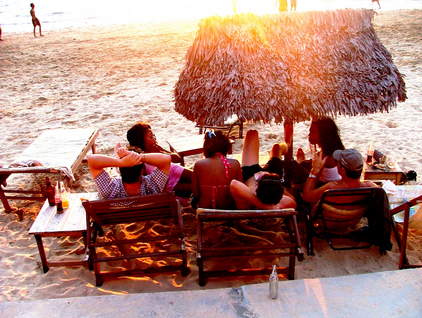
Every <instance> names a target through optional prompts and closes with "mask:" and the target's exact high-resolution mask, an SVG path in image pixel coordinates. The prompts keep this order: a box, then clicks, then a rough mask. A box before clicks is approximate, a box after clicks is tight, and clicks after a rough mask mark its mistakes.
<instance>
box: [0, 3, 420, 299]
mask: <svg viewBox="0 0 422 318" xmlns="http://www.w3.org/2000/svg"><path fill="white" fill-rule="evenodd" d="M198 22H199V21H198V20H193V21H184V22H180V21H178V22H161V23H149V24H131V25H113V26H101V27H100V26H96V27H89V28H73V29H64V30H61V31H54V32H43V33H45V36H44V37H36V38H34V37H33V34H32V32H30V31H31V30H29V31H28V32H26V33H15V34H4V33H3V36H2V38H3V40H4V41H2V42H0V60H1V61H2V62H1V65H0V118H1V125H0V142H1V145H2V146H1V149H0V164H1V165H5V166H7V165H8V164H10V163H12V162H13V160H14V158H16V157H17V156H18V155H19V154H20V153H21V152H22V151H23V150H24V149H25V148H26V147H28V146H29V145H30V144H31V143H32V142H33V141H34V140H35V139H36V138H37V137H38V136H39V135H40V133H41V132H42V131H44V130H46V129H53V128H87V127H91V128H96V129H99V130H100V136H99V137H98V139H97V143H96V149H97V152H98V153H104V154H112V153H113V148H114V146H115V144H116V143H117V142H121V143H125V140H126V138H125V136H126V131H127V129H128V128H130V127H131V126H132V125H133V124H134V123H135V122H136V121H139V120H148V121H150V123H151V126H152V129H153V131H154V133H155V134H156V136H157V139H158V143H159V144H160V145H162V146H165V147H167V143H166V140H168V139H169V138H177V137H184V136H189V135H193V134H198V128H196V127H195V123H192V122H190V121H188V120H186V119H185V118H184V117H183V116H181V115H179V114H178V113H176V112H175V111H174V101H173V88H174V85H175V83H176V82H177V80H178V76H179V74H180V72H181V70H182V68H183V66H184V61H185V60H184V58H185V54H186V51H187V50H188V48H189V47H190V45H191V44H192V42H193V40H194V38H195V34H196V31H197V30H198V26H197V25H198ZM374 26H375V29H376V32H377V35H378V37H379V38H380V39H381V41H382V43H383V44H384V45H385V46H386V48H387V49H388V50H389V51H390V53H391V54H392V56H393V59H394V62H395V64H396V65H397V66H398V69H399V71H400V72H401V73H402V74H404V75H405V82H406V88H407V96H408V99H407V101H406V102H404V103H399V104H398V105H397V107H396V108H395V109H393V110H391V111H390V112H389V113H380V114H374V115H370V116H358V117H353V118H345V117H339V118H337V119H336V122H337V124H338V126H339V128H340V131H341V137H342V140H343V142H344V144H345V146H346V147H347V148H352V147H353V148H356V149H358V150H359V151H360V152H361V153H362V154H364V153H366V150H367V148H368V145H369V143H370V142H371V141H374V146H375V148H376V149H379V150H381V151H382V152H384V153H386V154H393V155H394V156H396V158H397V161H398V164H399V165H400V167H401V168H402V170H403V171H408V170H415V171H416V172H417V174H418V180H419V178H420V177H422V158H421V152H422V144H421V142H420V136H421V133H422V126H421V123H422V67H421V66H422V10H396V11H380V12H379V13H378V14H377V15H376V16H375V19H374ZM309 124H310V123H309V122H304V123H299V124H297V125H296V126H295V134H294V149H295V150H294V153H295V152H296V149H297V148H298V147H302V148H303V149H304V150H305V151H307V149H308V148H309V144H308V139H307V135H308V130H309ZM249 129H257V130H259V132H260V138H261V139H260V142H261V152H262V156H263V157H265V156H268V151H269V150H270V148H271V145H272V144H273V143H274V142H281V141H283V126H282V125H275V124H273V125H264V124H260V123H247V124H246V125H245V126H244V130H245V131H247V130H249ZM232 134H233V136H236V135H237V131H234V132H233V133H232ZM241 149H242V140H239V139H237V140H236V143H235V144H234V149H233V153H234V155H239V154H240V153H241ZM308 156H309V154H308ZM200 158H201V156H200V155H197V156H190V157H187V158H186V165H187V166H188V167H192V166H193V164H194V162H195V160H198V159H200ZM75 177H76V181H75V182H73V183H72V188H71V191H72V192H92V191H96V189H95V185H94V183H93V181H92V178H91V176H90V174H89V171H88V169H87V166H86V165H82V166H81V167H80V168H79V170H78V172H77V173H76V176H75ZM8 183H9V184H10V185H11V186H14V187H16V186H19V187H24V188H28V187H30V186H32V183H33V179H32V178H31V177H30V176H26V177H22V176H19V177H11V178H9V179H8ZM418 183H419V182H418ZM11 203H12V209H13V211H12V212H11V213H10V214H6V213H5V211H4V208H3V206H2V205H1V207H0V227H1V229H0V230H1V232H2V234H1V235H0V252H1V256H0V273H1V275H0V286H1V289H2V292H1V293H0V301H8V300H32V299H46V298H59V297H76V296H90V295H106V294H127V293H143V292H148V293H150V292H157V291H178V290H195V289H200V288H201V287H199V285H198V269H197V266H196V259H195V250H196V227H195V226H196V224H195V222H196V219H195V215H194V213H195V211H194V210H193V209H192V208H189V207H187V208H185V209H184V211H183V212H184V216H183V218H184V223H185V226H186V231H187V234H188V249H189V266H190V269H191V273H190V274H189V275H188V276H187V277H182V276H181V274H180V273H170V274H156V275H152V276H150V277H141V278H139V277H138V278H133V277H132V278H123V279H118V280H112V281H106V282H105V283H104V285H103V286H102V287H96V286H95V279H94V273H93V272H91V271H89V270H88V269H87V268H84V267H55V268H51V269H50V270H49V272H48V273H46V274H43V273H42V267H41V266H40V264H41V262H40V257H39V253H38V249H37V245H36V242H35V239H34V237H33V236H30V235H29V234H28V230H29V229H30V227H31V225H32V223H33V222H34V220H35V218H36V216H37V213H38V211H39V210H40V208H41V203H34V202H33V201H31V202H29V201H11ZM417 227H418V224H416V225H415V226H414V228H412V229H411V230H410V232H411V234H410V237H409V240H408V242H409V246H408V258H409V260H410V262H411V263H422V244H421V243H422V239H421V237H422V236H421V234H422V230H421V229H418V228H417ZM419 227H420V228H422V226H421V224H419ZM300 228H301V235H302V244H304V241H305V236H304V235H305V233H304V226H303V224H301V225H300ZM392 242H393V249H392V251H390V252H387V255H384V256H381V255H380V254H379V251H378V248H377V247H372V248H370V249H366V250H354V251H342V252H336V251H333V250H331V249H330V248H329V246H328V244H327V243H326V242H325V241H322V240H317V241H316V246H315V248H314V250H315V255H314V256H306V255H305V260H304V261H303V262H298V263H297V265H296V276H295V279H304V278H314V277H333V276H342V275H351V274H362V273H372V272H380V271H389V270H395V269H398V261H399V251H398V248H397V244H396V242H395V238H394V236H392ZM45 247H46V249H47V254H48V255H52V256H54V255H79V256H81V254H82V253H83V242H82V239H79V240H74V239H69V238H66V237H62V238H59V239H49V240H46V243H45ZM63 249H66V251H65V252H63ZM267 280H268V277H262V276H259V277H253V278H244V277H239V278H237V277H236V278H227V279H223V278H218V279H210V280H209V281H208V283H207V285H206V286H205V288H219V287H228V286H241V285H245V284H253V283H260V282H265V281H267Z"/></svg>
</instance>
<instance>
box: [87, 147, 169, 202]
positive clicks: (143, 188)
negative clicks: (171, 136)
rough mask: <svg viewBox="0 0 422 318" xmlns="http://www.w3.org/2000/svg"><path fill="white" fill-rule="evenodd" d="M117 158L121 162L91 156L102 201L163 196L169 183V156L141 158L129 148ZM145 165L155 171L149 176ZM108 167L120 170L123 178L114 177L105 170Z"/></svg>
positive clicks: (90, 159)
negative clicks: (148, 165)
mask: <svg viewBox="0 0 422 318" xmlns="http://www.w3.org/2000/svg"><path fill="white" fill-rule="evenodd" d="M117 155H118V158H116V157H112V156H107V155H101V154H91V155H88V166H89V170H90V172H91V175H92V178H93V179H94V181H95V183H96V185H97V188H98V192H99V194H100V197H101V198H102V199H114V198H125V197H129V196H135V195H147V194H157V193H160V192H163V190H164V188H165V186H166V184H167V181H168V174H169V170H170V161H171V158H170V156H168V155H164V154H158V153H151V154H143V153H141V154H139V153H136V152H133V151H129V150H127V149H126V148H119V149H118V150H117ZM145 163H146V164H150V165H153V166H155V167H156V168H155V169H154V171H153V172H152V173H151V174H150V175H147V176H143V171H144V168H145V166H144V164H145ZM108 167H118V168H120V169H119V170H120V175H121V176H120V177H111V176H110V174H109V173H108V172H107V171H106V170H105V168H108Z"/></svg>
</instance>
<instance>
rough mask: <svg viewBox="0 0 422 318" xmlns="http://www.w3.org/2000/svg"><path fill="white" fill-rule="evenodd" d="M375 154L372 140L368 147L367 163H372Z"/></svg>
mask: <svg viewBox="0 0 422 318" xmlns="http://www.w3.org/2000/svg"><path fill="white" fill-rule="evenodd" d="M373 155H374V142H373V141H371V143H370V144H369V147H368V153H367V156H366V163H367V164H372V156H373Z"/></svg>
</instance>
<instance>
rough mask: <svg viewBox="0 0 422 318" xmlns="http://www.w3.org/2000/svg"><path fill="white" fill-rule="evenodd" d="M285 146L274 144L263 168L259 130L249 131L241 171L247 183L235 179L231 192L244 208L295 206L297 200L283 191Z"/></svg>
mask: <svg viewBox="0 0 422 318" xmlns="http://www.w3.org/2000/svg"><path fill="white" fill-rule="evenodd" d="M284 150H285V148H284V147H282V145H280V144H274V145H273V147H272V148H271V152H270V160H269V161H268V162H267V164H266V165H265V166H264V167H261V166H260V165H259V136H258V131H256V130H250V131H248V132H247V133H246V136H245V140H244V142H243V150H242V174H243V180H244V183H242V182H240V181H238V180H233V181H232V182H231V184H230V191H231V194H232V196H233V198H234V199H235V201H236V206H237V208H238V209H241V210H249V209H264V210H273V209H285V208H296V202H295V201H294V200H293V198H292V197H291V196H290V195H289V194H288V193H287V192H284V187H283V185H282V179H281V178H280V175H282V174H283V165H282V161H281V157H282V155H283V154H284Z"/></svg>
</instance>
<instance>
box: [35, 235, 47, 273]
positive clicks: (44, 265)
mask: <svg viewBox="0 0 422 318" xmlns="http://www.w3.org/2000/svg"><path fill="white" fill-rule="evenodd" d="M35 240H36V241H37V245H38V251H39V253H40V257H41V262H42V269H43V272H44V273H47V272H48V266H47V257H46V256H45V250H44V245H43V243H42V237H41V236H40V235H38V234H35Z"/></svg>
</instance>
